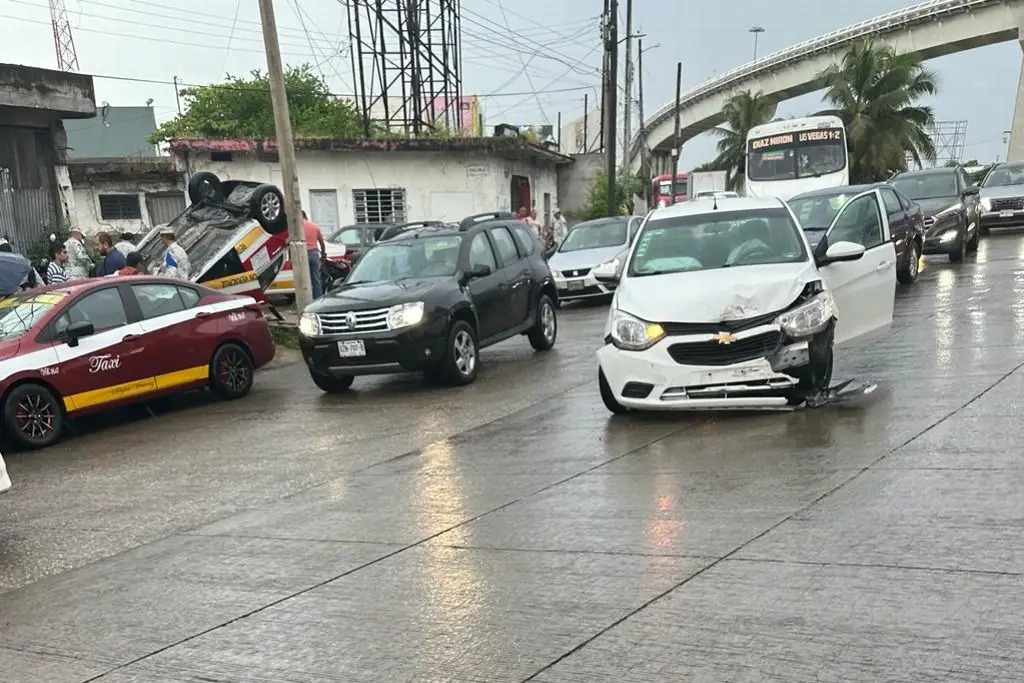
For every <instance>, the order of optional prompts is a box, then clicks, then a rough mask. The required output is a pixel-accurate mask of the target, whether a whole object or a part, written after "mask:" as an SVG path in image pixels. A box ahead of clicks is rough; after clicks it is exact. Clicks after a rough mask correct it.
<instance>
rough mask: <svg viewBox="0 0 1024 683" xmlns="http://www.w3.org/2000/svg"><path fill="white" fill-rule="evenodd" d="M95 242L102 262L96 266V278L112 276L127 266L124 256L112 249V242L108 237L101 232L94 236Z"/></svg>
mask: <svg viewBox="0 0 1024 683" xmlns="http://www.w3.org/2000/svg"><path fill="white" fill-rule="evenodd" d="M96 242H97V244H99V247H100V253H101V254H102V255H103V261H101V262H100V264H99V265H98V266H96V277H105V276H107V275H113V274H115V273H116V272H117V271H119V270H121V269H122V268H124V267H125V266H126V265H127V263H126V262H125V259H124V254H122V253H121V252H120V251H119V250H118V249H114V240H113V239H111V237H110V235H108V234H107V233H105V232H101V233H100V234H98V235H96Z"/></svg>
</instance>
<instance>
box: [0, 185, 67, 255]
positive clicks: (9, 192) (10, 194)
mask: <svg viewBox="0 0 1024 683" xmlns="http://www.w3.org/2000/svg"><path fill="white" fill-rule="evenodd" d="M53 224H54V203H53V194H52V193H51V191H50V189H49V188H46V187H43V188H38V189H15V188H14V183H13V182H12V179H11V172H10V170H9V169H6V168H0V236H6V237H7V239H8V240H10V241H11V243H12V244H13V245H14V248H15V249H17V250H18V251H22V252H24V251H26V250H27V249H28V248H29V246H30V245H32V244H33V243H34V242H35V241H36V240H38V239H39V237H40V236H41V235H45V234H46V233H47V232H48V231H50V230H52V226H53Z"/></svg>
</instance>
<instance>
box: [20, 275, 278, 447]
mask: <svg viewBox="0 0 1024 683" xmlns="http://www.w3.org/2000/svg"><path fill="white" fill-rule="evenodd" d="M273 357H274V342H273V339H271V336H270V329H269V327H268V326H267V322H266V320H265V319H264V317H263V314H262V312H261V310H260V308H259V304H258V303H257V302H256V301H255V300H254V299H253V298H251V297H248V296H235V295H230V294H225V293H224V292H222V291H216V290H213V289H209V288H208V287H203V286H201V285H196V284H193V283H190V282H185V281H183V280H176V279H170V278H162V277H149V276H137V277H130V278H129V277H120V278H97V279H92V280H76V281H71V282H67V283H62V284H59V285H50V286H48V287H43V288H40V289H36V290H31V291H28V292H24V293H21V294H16V295H14V296H9V297H7V298H5V299H3V300H0V359H2V360H0V392H2V399H0V411H2V426H3V432H4V436H6V437H8V438H9V439H11V440H13V441H14V442H16V443H17V444H18V445H20V446H23V447H27V448H41V447H44V446H48V445H50V444H52V443H54V442H55V441H56V440H57V439H58V438H60V435H61V432H62V431H63V428H64V425H65V422H66V421H67V420H68V419H69V418H74V417H77V416H79V415H82V414H85V413H89V412H94V411H99V410H106V409H108V408H113V407H117V406H119V405H122V404H126V403H132V402H137V401H143V400H147V399H150V398H154V397H157V396H161V395H164V394H168V393H175V392H181V391H188V390H193V389H200V388H203V387H209V388H210V389H211V390H212V391H213V393H214V394H216V395H217V396H220V397H221V398H225V399H234V398H240V397H242V396H245V395H246V394H248V393H249V390H250V389H251V388H252V383H253V372H254V371H255V369H256V368H259V367H261V366H263V365H265V364H266V363H268V362H269V361H270V360H271V359H272V358H273Z"/></svg>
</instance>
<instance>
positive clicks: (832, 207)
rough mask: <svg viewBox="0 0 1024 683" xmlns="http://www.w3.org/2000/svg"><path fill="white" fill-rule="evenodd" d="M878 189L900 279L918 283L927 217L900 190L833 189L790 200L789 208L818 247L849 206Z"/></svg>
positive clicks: (882, 187) (880, 186)
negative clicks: (925, 218) (866, 193)
mask: <svg viewBox="0 0 1024 683" xmlns="http://www.w3.org/2000/svg"><path fill="white" fill-rule="evenodd" d="M875 188H878V190H879V191H880V192H881V194H882V200H883V201H884V202H885V209H886V213H887V214H888V219H889V231H890V233H891V234H892V243H893V245H894V246H895V247H896V277H897V278H898V279H899V281H900V282H901V283H903V284H905V285H909V284H911V283H913V282H914V281H915V280H916V279H917V273H918V261H919V259H920V257H921V254H922V253H923V248H924V233H925V227H924V216H923V214H922V213H921V207H920V206H918V205H917V204H916V203H914V202H913V201H911V200H910V199H909V198H908V197H906V196H905V195H903V194H902V193H900V192H899V190H897V189H895V188H894V187H892V186H891V185H887V184H885V183H880V184H876V185H850V186H846V187H829V188H825V189H823V190H814V191H812V192H805V193H804V194H799V195H797V196H796V197H793V198H792V199H790V200H789V207H790V208H791V209H792V210H793V213H794V214H796V218H797V220H798V221H800V225H801V226H803V229H804V232H805V233H806V235H807V239H808V241H809V242H810V243H811V246H812V247H815V246H817V244H818V242H820V241H821V238H822V237H824V236H825V233H826V232H827V231H828V229H829V227H831V225H832V222H833V221H834V220H835V218H836V215H837V214H838V213H839V210H840V209H842V208H843V207H844V206H846V204H847V202H849V201H850V200H851V199H853V198H854V197H856V196H857V195H859V194H861V193H862V192H867V191H868V190H873V189H875Z"/></svg>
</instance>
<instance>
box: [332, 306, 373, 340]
mask: <svg viewBox="0 0 1024 683" xmlns="http://www.w3.org/2000/svg"><path fill="white" fill-rule="evenodd" d="M319 315H320V327H321V330H322V331H323V333H324V334H349V333H353V332H384V331H386V330H387V329H388V309H386V308H375V309H373V310H369V311H344V312H342V313H320V314H319ZM349 322H352V323H353V324H352V325H349Z"/></svg>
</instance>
